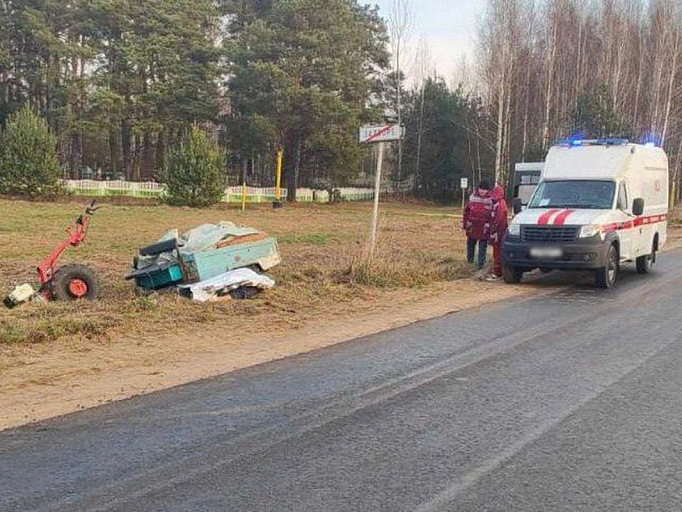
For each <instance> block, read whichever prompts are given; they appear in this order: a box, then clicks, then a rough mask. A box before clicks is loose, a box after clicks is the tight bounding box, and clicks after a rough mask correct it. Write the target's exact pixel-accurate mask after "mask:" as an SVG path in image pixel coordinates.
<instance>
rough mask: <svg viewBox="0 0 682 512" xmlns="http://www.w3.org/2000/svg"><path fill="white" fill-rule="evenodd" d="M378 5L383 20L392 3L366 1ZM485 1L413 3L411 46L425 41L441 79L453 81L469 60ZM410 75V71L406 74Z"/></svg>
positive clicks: (387, 0) (421, 0)
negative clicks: (462, 64) (463, 58)
mask: <svg viewBox="0 0 682 512" xmlns="http://www.w3.org/2000/svg"><path fill="white" fill-rule="evenodd" d="M366 1H367V3H376V4H377V5H379V8H380V9H381V13H382V14H383V15H384V17H387V16H388V13H389V6H390V5H391V2H392V0H366ZM485 4H486V0H412V10H413V16H414V21H413V28H412V36H411V40H410V45H411V46H413V47H417V46H418V45H419V41H420V40H421V39H422V38H423V39H424V40H425V41H427V43H428V47H429V49H430V53H431V56H432V57H431V58H432V61H433V65H434V67H435V68H436V70H437V72H438V74H439V75H441V76H443V77H444V78H445V79H447V81H448V82H450V81H452V80H453V78H454V76H455V71H456V70H457V69H458V68H459V62H460V61H461V58H462V56H466V57H468V58H469V59H470V57H471V55H472V54H473V48H474V44H475V37H476V27H477V24H478V21H479V19H480V18H481V16H482V14H483V11H484V9H485ZM406 71H407V72H409V71H410V70H409V69H408V70H406Z"/></svg>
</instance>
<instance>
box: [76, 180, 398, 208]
mask: <svg viewBox="0 0 682 512" xmlns="http://www.w3.org/2000/svg"><path fill="white" fill-rule="evenodd" d="M64 184H65V185H66V188H67V189H68V190H70V191H71V192H72V193H73V194H75V195H80V196H92V197H117V196H124V197H137V198H147V199H154V198H162V197H163V196H164V194H165V193H166V189H165V187H164V185H162V184H160V183H155V182H133V181H96V180H64ZM337 190H338V191H339V194H340V195H341V198H342V199H343V200H346V201H369V200H372V199H374V190H373V189H371V188H352V187H349V188H339V189H337ZM381 193H382V194H384V193H389V192H387V191H382V192H381ZM244 194H245V195H246V202H247V203H270V202H272V201H274V200H275V189H274V188H256V187H246V190H244V187H229V188H227V189H226V190H225V197H224V199H223V202H225V203H241V202H242V199H243V195H244ZM281 197H282V199H283V200H284V199H286V197H287V189H284V188H283V189H281ZM296 197H297V199H298V201H300V202H304V203H312V202H316V203H327V202H329V192H327V191H326V190H313V189H310V188H299V189H298V191H297V193H296Z"/></svg>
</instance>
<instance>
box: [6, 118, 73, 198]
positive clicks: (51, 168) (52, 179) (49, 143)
mask: <svg viewBox="0 0 682 512" xmlns="http://www.w3.org/2000/svg"><path fill="white" fill-rule="evenodd" d="M56 147H57V139H56V138H55V137H54V136H53V135H52V134H51V133H50V131H49V129H48V126H47V123H46V122H45V120H44V119H43V118H41V117H40V116H38V115H37V114H36V113H35V112H34V111H33V110H32V109H31V108H30V107H28V106H25V107H24V108H22V109H21V110H20V111H18V112H16V113H14V114H12V115H10V117H9V120H8V122H7V125H6V126H5V130H4V131H3V133H2V137H1V139H0V193H2V194H10V195H21V196H28V197H40V196H54V195H56V194H57V193H58V192H59V191H60V184H59V160H58V158H57V152H56Z"/></svg>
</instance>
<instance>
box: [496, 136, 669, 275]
mask: <svg viewBox="0 0 682 512" xmlns="http://www.w3.org/2000/svg"><path fill="white" fill-rule="evenodd" d="M514 206H515V210H516V213H517V215H516V217H515V218H514V220H513V222H512V224H511V226H510V228H509V232H508V234H507V236H506V238H505V241H504V244H503V248H502V250H503V260H504V280H505V281H506V282H507V283H518V282H519V281H520V280H521V279H522V277H523V274H524V273H525V272H528V271H531V270H533V269H536V268H541V269H542V270H544V271H548V270H554V269H561V270H592V271H594V273H595V282H596V284H597V286H599V287H601V288H611V287H612V286H614V285H615V283H616V281H617V279H618V274H619V272H620V268H621V265H622V264H624V263H628V262H632V263H634V264H635V265H636V268H637V271H638V272H639V273H641V274H647V273H649V272H650V270H651V267H652V265H653V264H654V263H655V262H656V254H657V252H658V251H659V250H660V249H661V248H662V247H663V245H664V244H665V242H666V237H667V235H666V234H667V227H668V158H667V156H666V154H665V152H664V151H663V150H662V149H661V148H657V147H655V146H654V145H653V144H647V145H640V144H630V143H628V141H625V140H614V139H609V140H594V141H572V142H570V143H566V144H562V145H558V146H555V147H553V148H552V149H551V150H550V151H549V154H548V155H547V160H546V163H545V168H544V171H543V175H542V180H541V182H540V184H539V185H538V187H537V189H536V191H535V193H534V194H533V197H532V199H531V200H530V202H529V203H528V207H527V208H526V209H524V210H523V211H521V204H520V202H518V201H517V202H516V203H515V205H514Z"/></svg>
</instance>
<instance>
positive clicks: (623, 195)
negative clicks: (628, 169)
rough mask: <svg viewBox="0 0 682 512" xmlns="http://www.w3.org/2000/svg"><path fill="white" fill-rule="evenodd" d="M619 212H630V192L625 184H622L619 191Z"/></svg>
mask: <svg viewBox="0 0 682 512" xmlns="http://www.w3.org/2000/svg"><path fill="white" fill-rule="evenodd" d="M617 208H618V209H619V210H623V211H624V212H626V211H628V191H627V188H626V186H625V183H621V184H620V187H619V189H618V206H617Z"/></svg>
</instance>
